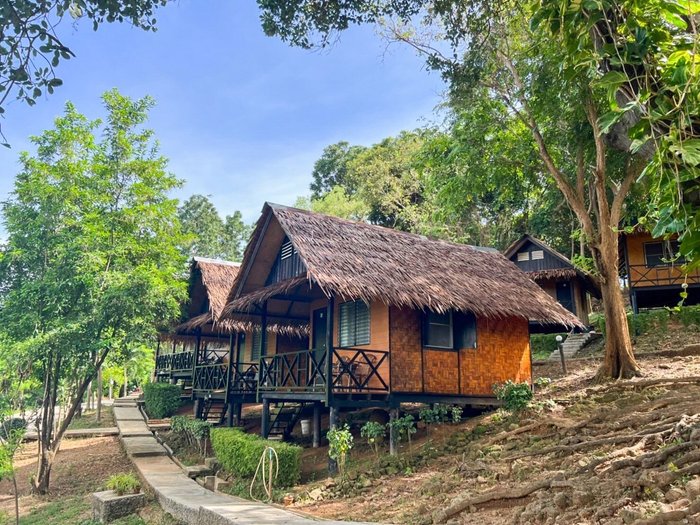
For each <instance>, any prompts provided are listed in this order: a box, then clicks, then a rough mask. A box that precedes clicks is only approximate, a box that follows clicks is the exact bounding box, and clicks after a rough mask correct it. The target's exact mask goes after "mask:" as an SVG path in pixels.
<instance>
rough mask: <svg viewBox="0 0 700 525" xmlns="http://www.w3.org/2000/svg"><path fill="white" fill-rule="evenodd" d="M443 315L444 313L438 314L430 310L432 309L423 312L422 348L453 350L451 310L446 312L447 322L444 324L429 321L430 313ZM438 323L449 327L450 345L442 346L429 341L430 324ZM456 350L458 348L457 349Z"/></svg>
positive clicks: (453, 327)
mask: <svg viewBox="0 0 700 525" xmlns="http://www.w3.org/2000/svg"><path fill="white" fill-rule="evenodd" d="M431 314H432V315H445V314H439V313H437V312H432V311H430V310H429V311H427V312H424V314H423V337H422V339H423V347H424V348H435V349H437V350H453V351H454V350H455V333H454V332H455V325H454V315H453V312H452V310H450V311H449V312H447V315H448V316H449V324H448V325H445V324H444V323H431V322H430V315H431ZM431 324H434V325H440V326H449V327H450V346H442V345H437V344H432V343H431V342H430V341H429V337H430V325H431ZM457 350H458V349H457Z"/></svg>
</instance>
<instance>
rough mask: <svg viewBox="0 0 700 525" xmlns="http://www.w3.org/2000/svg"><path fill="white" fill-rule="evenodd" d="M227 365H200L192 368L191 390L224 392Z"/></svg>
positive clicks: (226, 379)
mask: <svg viewBox="0 0 700 525" xmlns="http://www.w3.org/2000/svg"><path fill="white" fill-rule="evenodd" d="M227 381H228V364H227V363H218V364H213V365H201V366H196V367H195V368H194V380H193V381H192V389H193V390H225V389H226V383H227Z"/></svg>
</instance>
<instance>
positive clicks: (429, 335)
mask: <svg viewBox="0 0 700 525" xmlns="http://www.w3.org/2000/svg"><path fill="white" fill-rule="evenodd" d="M424 319H425V322H424V329H423V344H424V345H425V346H429V347H431V348H446V349H452V348H454V340H453V334H452V312H447V313H444V314H439V313H437V312H428V313H426V314H425V317H424Z"/></svg>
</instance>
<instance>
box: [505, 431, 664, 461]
mask: <svg viewBox="0 0 700 525" xmlns="http://www.w3.org/2000/svg"><path fill="white" fill-rule="evenodd" d="M669 430H670V429H669ZM666 432H668V430H666ZM649 436H650V434H648V433H637V434H627V435H624V436H611V437H606V438H602V439H592V440H589V441H583V442H581V443H575V444H573V445H555V446H553V447H547V448H543V449H541V450H533V451H530V452H523V453H521V454H515V455H513V456H509V457H507V458H504V459H507V460H510V461H512V460H516V459H521V458H529V457H535V456H545V455H547V454H553V453H555V452H576V451H578V450H583V449H586V448H589V447H597V446H599V445H615V444H617V443H627V442H629V441H634V440H639V439H642V438H647V439H648V438H649Z"/></svg>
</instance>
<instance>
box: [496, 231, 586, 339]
mask: <svg viewBox="0 0 700 525" xmlns="http://www.w3.org/2000/svg"><path fill="white" fill-rule="evenodd" d="M503 255H505V256H506V257H507V258H508V259H510V260H511V261H512V262H513V263H514V264H515V265H516V266H517V267H518V268H520V269H521V270H522V271H524V272H525V273H526V274H527V276H528V277H529V278H530V279H532V280H533V281H535V282H536V283H537V284H538V285H539V286H540V287H541V288H542V289H543V290H544V291H545V292H547V294H549V295H550V296H551V297H553V298H554V299H556V301H557V302H558V303H559V304H560V305H562V306H563V307H564V308H566V309H567V310H568V311H569V312H571V313H572V314H574V315H575V316H576V317H578V319H579V321H581V323H582V324H584V325H586V326H587V325H588V324H589V320H588V314H589V313H590V311H591V301H590V298H591V297H595V298H597V299H600V287H599V286H598V284H597V283H596V281H595V279H594V278H593V276H592V275H590V274H589V273H588V272H585V271H583V270H581V269H580V268H577V267H576V266H575V265H574V263H572V262H571V260H569V259H568V258H567V257H566V256H565V255H562V254H561V253H559V252H558V251H556V250H555V249H554V248H552V247H551V246H549V245H548V244H546V243H545V242H543V241H541V240H539V239H536V238H535V237H533V236H531V235H523V236H522V237H520V238H519V239H518V240H517V241H515V242H514V243H513V244H511V245H510V246H509V247H508V248H507V249H506V250H505V252H503ZM543 331H544V332H557V331H566V327H565V326H557V325H552V324H549V325H545V326H542V325H539V324H538V323H533V324H532V326H531V332H543Z"/></svg>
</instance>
